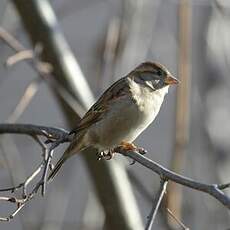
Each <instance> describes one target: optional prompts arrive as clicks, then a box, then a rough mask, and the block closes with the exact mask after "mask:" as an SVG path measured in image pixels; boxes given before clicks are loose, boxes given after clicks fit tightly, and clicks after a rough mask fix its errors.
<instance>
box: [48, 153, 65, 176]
mask: <svg viewBox="0 0 230 230" xmlns="http://www.w3.org/2000/svg"><path fill="white" fill-rule="evenodd" d="M68 158H69V155H67V154H63V155H62V157H61V158H60V160H59V161H58V162H57V164H56V165H55V166H54V169H53V170H52V172H51V173H50V175H49V177H48V181H50V180H53V178H54V177H55V176H56V174H57V173H58V171H59V169H60V168H61V166H62V165H63V164H64V162H65V161H66V160H67V159H68Z"/></svg>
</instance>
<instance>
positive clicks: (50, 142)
mask: <svg viewBox="0 0 230 230" xmlns="http://www.w3.org/2000/svg"><path fill="white" fill-rule="evenodd" d="M4 133H5V134H6V133H11V134H13V133H15V134H24V135H29V136H32V137H34V140H35V141H37V142H38V143H39V145H40V146H41V147H42V151H43V155H42V156H43V161H42V162H41V164H40V165H39V166H38V167H37V168H36V169H35V170H34V172H33V173H32V174H31V176H29V177H28V178H26V180H25V181H24V182H23V183H21V184H20V185H18V186H16V187H11V188H6V189H1V190H0V191H1V192H5V191H11V192H14V191H15V190H18V189H20V188H22V197H21V198H19V199H18V198H16V197H13V196H10V197H6V196H2V197H0V200H4V201H8V202H11V203H12V202H13V203H15V204H16V206H17V208H16V210H15V211H14V212H13V213H12V214H11V215H9V216H8V217H2V218H0V220H2V221H9V220H10V219H12V218H13V217H14V216H15V215H16V214H17V213H18V212H19V211H20V210H21V209H22V207H24V206H25V204H27V202H28V201H30V200H31V199H32V198H34V196H35V195H36V194H37V192H38V190H39V189H40V188H42V194H43V195H44V193H45V185H46V178H47V174H48V171H49V170H48V169H49V167H51V165H52V162H51V160H52V155H53V152H54V150H55V149H56V148H57V147H58V146H59V145H60V144H61V143H64V142H70V141H71V139H72V138H71V136H69V135H68V132H67V131H66V130H64V129H60V128H53V127H46V126H37V125H31V124H0V134H4ZM40 136H43V137H45V138H46V141H44V142H42V141H41V139H40ZM114 151H115V152H117V153H120V154H122V155H124V156H128V157H130V158H131V159H133V160H135V161H137V162H138V163H140V164H142V165H143V166H144V167H146V168H148V169H150V170H152V171H153V172H155V173H157V174H158V175H159V176H160V178H161V179H162V181H163V182H162V185H161V189H160V192H159V196H157V197H158V198H157V199H156V202H154V205H153V209H152V210H153V212H151V213H152V214H151V219H152V221H153V220H154V218H155V214H156V211H157V210H158V206H159V204H160V201H161V199H162V197H163V195H164V192H165V189H166V184H167V183H166V182H165V181H168V180H170V181H173V182H175V183H177V184H181V185H184V186H186V187H189V188H192V189H195V190H198V191H202V192H204V193H207V194H209V195H211V196H212V197H214V198H216V199H217V200H218V201H219V202H220V203H222V204H223V205H224V206H225V207H227V208H228V209H230V198H229V197H228V196H227V195H226V194H224V193H223V191H222V190H223V189H226V188H229V187H230V183H226V184H221V185H218V184H205V183H201V182H198V181H195V180H193V179H190V178H187V177H184V176H181V175H179V174H176V173H174V172H172V171H170V170H168V169H166V168H164V167H163V166H161V165H160V164H158V163H156V162H154V161H152V160H150V159H148V158H147V157H145V156H143V155H142V154H140V153H138V152H131V151H128V152H127V150H124V149H123V148H122V147H121V146H118V147H116V148H115V149H114ZM95 159H96V157H95ZM41 171H42V176H41V179H40V180H39V181H38V183H36V184H35V185H34V187H33V189H32V191H31V192H28V191H27V186H28V184H30V183H31V182H32V181H33V179H34V178H35V177H36V176H37V175H38V174H39V173H40V172H41ZM147 226H150V225H149V223H148V225H147ZM147 229H150V228H147Z"/></svg>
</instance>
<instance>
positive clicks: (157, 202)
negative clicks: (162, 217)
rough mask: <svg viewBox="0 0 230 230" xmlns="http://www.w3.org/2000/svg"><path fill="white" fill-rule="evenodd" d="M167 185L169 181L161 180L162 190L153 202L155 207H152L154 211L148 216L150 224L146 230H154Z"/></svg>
mask: <svg viewBox="0 0 230 230" xmlns="http://www.w3.org/2000/svg"><path fill="white" fill-rule="evenodd" d="M167 184H168V181H167V180H164V179H161V184H160V188H159V191H158V193H157V195H156V197H155V199H154V201H153V207H152V210H151V212H150V214H149V216H148V222H147V224H146V227H145V230H151V229H152V226H153V222H154V220H155V218H156V214H157V212H158V209H159V207H160V204H161V201H162V199H163V197H164V194H165V192H166V188H167Z"/></svg>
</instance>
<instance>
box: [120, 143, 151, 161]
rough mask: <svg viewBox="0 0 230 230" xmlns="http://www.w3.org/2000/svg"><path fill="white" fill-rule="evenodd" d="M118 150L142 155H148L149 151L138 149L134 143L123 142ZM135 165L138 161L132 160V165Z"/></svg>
mask: <svg viewBox="0 0 230 230" xmlns="http://www.w3.org/2000/svg"><path fill="white" fill-rule="evenodd" d="M118 148H121V149H122V150H125V151H131V152H132V151H133V152H138V153H140V154H142V155H144V154H146V153H147V151H146V150H145V149H144V148H140V147H137V146H136V145H134V144H133V143H129V142H124V141H123V142H121V144H120V145H119V146H118ZM135 163H136V161H135V160H132V162H131V163H130V165H134V164H135Z"/></svg>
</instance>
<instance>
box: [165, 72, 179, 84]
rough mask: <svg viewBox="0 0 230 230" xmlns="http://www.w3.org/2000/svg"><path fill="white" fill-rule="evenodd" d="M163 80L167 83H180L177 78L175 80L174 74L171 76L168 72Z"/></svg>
mask: <svg viewBox="0 0 230 230" xmlns="http://www.w3.org/2000/svg"><path fill="white" fill-rule="evenodd" d="M164 82H165V83H166V84H167V85H174V84H178V83H180V81H179V80H177V79H176V78H175V77H174V76H172V75H171V74H168V75H167V77H166V78H165V80H164Z"/></svg>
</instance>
